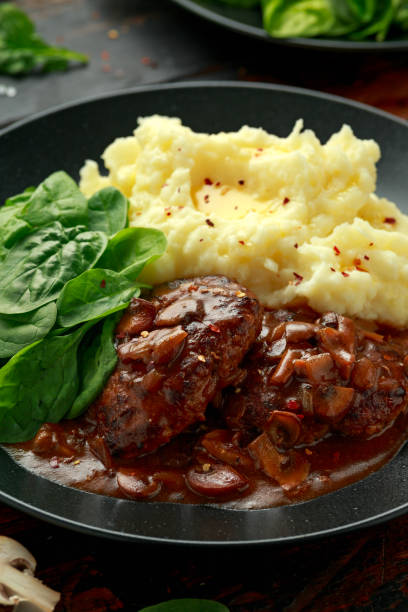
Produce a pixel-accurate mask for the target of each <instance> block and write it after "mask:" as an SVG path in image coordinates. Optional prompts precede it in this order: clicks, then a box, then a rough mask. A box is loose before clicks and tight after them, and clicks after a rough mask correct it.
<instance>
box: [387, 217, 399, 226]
mask: <svg viewBox="0 0 408 612" xmlns="http://www.w3.org/2000/svg"><path fill="white" fill-rule="evenodd" d="M396 222H397V220H396V219H394V217H385V219H384V223H390V224H391V225H393V224H394V223H396Z"/></svg>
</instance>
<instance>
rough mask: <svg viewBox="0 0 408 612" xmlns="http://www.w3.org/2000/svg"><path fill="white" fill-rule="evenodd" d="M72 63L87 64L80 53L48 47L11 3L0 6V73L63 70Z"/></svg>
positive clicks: (22, 13) (29, 22) (86, 59)
mask: <svg viewBox="0 0 408 612" xmlns="http://www.w3.org/2000/svg"><path fill="white" fill-rule="evenodd" d="M71 61H75V62H80V63H82V64H84V63H86V62H87V61H88V58H87V56H86V55H84V54H83V53H77V52H76V51H69V50H68V49H63V48H59V47H53V46H51V45H48V44H47V43H46V42H45V41H44V40H42V38H40V36H39V35H38V34H37V33H36V31H35V28H34V24H33V23H32V21H31V20H30V19H29V18H28V17H27V15H26V14H25V13H24V12H23V11H22V10H21V9H19V8H18V7H17V6H16V5H15V4H12V3H11V2H4V3H1V4H0V73H3V74H12V75H14V74H24V73H28V72H31V71H33V70H44V71H51V70H65V69H66V68H67V67H68V65H69V63H70V62H71Z"/></svg>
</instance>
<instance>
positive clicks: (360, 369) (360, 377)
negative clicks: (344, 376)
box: [351, 357, 377, 390]
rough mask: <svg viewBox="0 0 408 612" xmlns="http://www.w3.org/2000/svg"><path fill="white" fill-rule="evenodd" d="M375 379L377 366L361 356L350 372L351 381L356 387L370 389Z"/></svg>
mask: <svg viewBox="0 0 408 612" xmlns="http://www.w3.org/2000/svg"><path fill="white" fill-rule="evenodd" d="M376 380H377V368H376V367H375V365H374V364H373V363H372V362H371V361H370V360H369V359H368V358H367V357H361V358H360V359H359V360H358V361H356V363H355V366H354V368H353V372H352V374H351V382H352V383H353V385H354V387H357V388H358V389H363V390H365V389H370V388H371V387H373V386H374V385H375V382H376Z"/></svg>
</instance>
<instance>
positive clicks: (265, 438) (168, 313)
mask: <svg viewBox="0 0 408 612" xmlns="http://www.w3.org/2000/svg"><path fill="white" fill-rule="evenodd" d="M116 342H117V352H118V358H119V360H118V364H117V367H116V369H115V371H114V372H113V374H112V375H111V377H110V379H109V381H108V383H107V385H106V387H105V389H104V391H103V392H102V394H101V396H100V398H99V399H98V400H97V401H96V402H95V403H94V404H93V406H91V408H90V409H89V410H88V412H87V413H86V414H85V415H84V416H83V417H82V418H80V419H77V420H75V421H63V422H61V423H59V424H45V425H44V426H43V427H42V428H41V429H40V431H39V432H38V434H37V436H36V437H35V438H34V439H33V440H31V441H30V442H27V443H24V444H16V445H8V446H7V450H8V451H9V452H10V454H11V455H12V456H13V457H14V458H15V460H16V461H17V462H19V463H20V464H22V465H23V466H24V467H26V468H27V469H29V470H31V471H33V472H35V473H36V474H40V475H42V476H45V477H46V478H49V479H51V480H55V481H58V482H61V483H63V484H65V485H68V486H73V487H77V488H80V489H83V490H86V491H91V492H94V493H99V494H104V495H111V496H116V497H123V498H130V499H135V500H145V501H147V500H154V501H170V502H178V503H213V504H219V505H223V506H227V507H233V508H262V507H263V508H264V507H271V506H277V505H282V504H289V503H294V502H299V501H304V500H307V499H311V498H313V497H316V496H318V495H322V494H324V493H327V492H329V491H333V490H335V489H338V488H340V487H343V486H345V485H347V484H350V483H352V482H355V481H357V480H359V479H361V478H363V477H365V476H367V475H368V474H370V473H372V472H374V471H375V470H377V469H379V468H380V467H381V466H382V465H383V464H384V463H386V462H387V461H388V460H390V459H391V458H392V456H393V455H394V454H395V453H396V452H397V451H398V450H399V448H400V447H401V446H402V444H403V443H404V442H405V440H406V438H407V431H408V414H407V387H408V382H407V380H408V379H407V375H408V356H407V357H406V355H408V352H407V350H406V349H407V347H408V331H407V330H404V331H401V330H395V329H392V328H390V327H387V326H384V325H377V324H375V323H373V322H366V321H359V320H353V319H350V318H348V317H344V316H342V315H339V314H336V313H334V312H328V313H324V314H319V313H317V312H315V311H313V310H312V309H311V308H309V307H308V306H306V305H304V304H293V305H291V306H289V307H285V308H282V309H278V310H268V309H264V310H263V309H262V308H261V307H260V305H259V303H258V301H257V300H256V298H255V296H254V295H253V294H252V293H251V292H250V291H248V290H247V289H245V288H244V287H242V286H240V285H238V284H236V283H234V282H232V281H229V280H228V279H226V278H224V277H202V278H196V279H192V280H188V281H176V282H174V283H170V284H169V286H168V287H166V288H165V289H163V288H161V289H160V290H157V291H156V292H155V293H154V294H153V296H152V298H151V299H150V300H144V299H136V300H133V301H132V304H131V306H130V307H129V309H128V311H127V312H126V313H125V315H124V316H123V318H122V320H121V321H120V323H119V325H118V327H117V330H116Z"/></svg>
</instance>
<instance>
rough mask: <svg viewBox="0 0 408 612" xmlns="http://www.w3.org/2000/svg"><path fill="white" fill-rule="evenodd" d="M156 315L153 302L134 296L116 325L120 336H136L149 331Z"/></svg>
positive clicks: (117, 333)
mask: <svg viewBox="0 0 408 612" xmlns="http://www.w3.org/2000/svg"><path fill="white" fill-rule="evenodd" d="M155 316H156V308H155V306H154V304H152V302H148V301H147V300H142V298H133V300H132V302H131V304H130V306H129V308H128V309H127V310H126V312H125V314H124V315H123V317H122V318H121V320H120V321H119V323H118V325H117V327H116V335H117V337H118V338H125V336H136V335H137V334H140V332H142V331H149V330H150V329H151V327H152V325H153V321H154V318H155Z"/></svg>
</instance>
